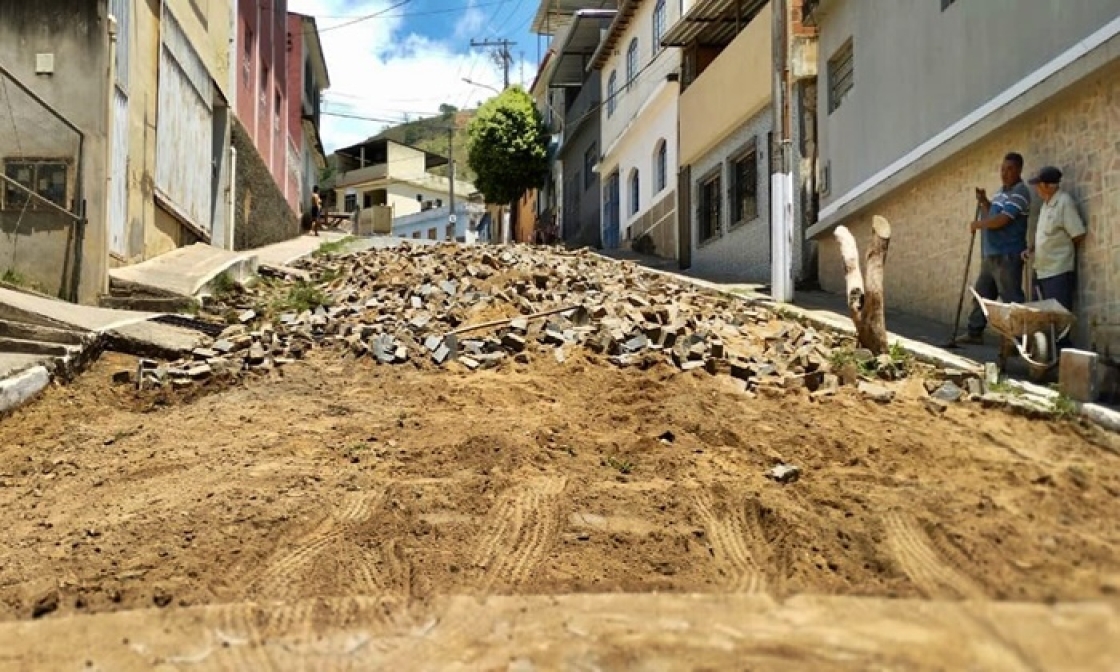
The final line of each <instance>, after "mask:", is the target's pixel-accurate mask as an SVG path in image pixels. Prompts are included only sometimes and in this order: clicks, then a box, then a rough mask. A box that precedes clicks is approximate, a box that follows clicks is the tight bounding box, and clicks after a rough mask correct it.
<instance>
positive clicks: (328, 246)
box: [311, 236, 354, 257]
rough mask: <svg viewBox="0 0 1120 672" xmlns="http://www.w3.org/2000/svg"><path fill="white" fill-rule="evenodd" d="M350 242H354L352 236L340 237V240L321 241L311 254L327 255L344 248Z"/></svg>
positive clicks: (317, 255)
mask: <svg viewBox="0 0 1120 672" xmlns="http://www.w3.org/2000/svg"><path fill="white" fill-rule="evenodd" d="M352 242H354V236H347V237H345V238H342V239H340V240H335V241H332V242H330V243H323V244H322V245H320V246H319V249H317V250H315V251H314V252H312V253H311V254H312V256H315V257H327V256H330V255H332V254H338V253H339V252H341V251H343V250H344V249H346V246H347V245H349V244H350V243H352Z"/></svg>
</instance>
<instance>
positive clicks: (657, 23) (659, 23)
mask: <svg viewBox="0 0 1120 672" xmlns="http://www.w3.org/2000/svg"><path fill="white" fill-rule="evenodd" d="M664 34H665V0H657V5H656V6H654V8H653V51H654V52H656V51H657V50H658V49H660V48H661V36H662V35H664Z"/></svg>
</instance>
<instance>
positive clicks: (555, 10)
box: [532, 0, 618, 35]
mask: <svg viewBox="0 0 1120 672" xmlns="http://www.w3.org/2000/svg"><path fill="white" fill-rule="evenodd" d="M617 6H618V0H541V1H540V4H539V5H537V13H536V14H535V15H533V24H532V31H533V32H534V33H536V34H537V35H559V34H560V33H561V32H562V31H563V30H564V29H565V28H567V27H568V24H570V23H571V22H572V19H573V17H574V16H575V14H576V12H578V11H579V10H581V9H614V8H616V7H617Z"/></svg>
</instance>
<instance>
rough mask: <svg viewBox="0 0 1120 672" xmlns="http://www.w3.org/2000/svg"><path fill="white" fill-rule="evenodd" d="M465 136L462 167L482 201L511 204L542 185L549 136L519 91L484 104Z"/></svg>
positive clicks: (528, 99)
mask: <svg viewBox="0 0 1120 672" xmlns="http://www.w3.org/2000/svg"><path fill="white" fill-rule="evenodd" d="M467 134H468V136H469V138H468V141H467V142H468V144H467V163H468V164H469V165H470V167H471V170H473V171H474V173H475V175H477V178H476V179H475V186H476V187H478V190H479V191H481V192H482V195H483V196H485V197H486V200H487V202H489V203H511V202H513V201H515V200H517V199H518V198H520V197H521V196H522V195H523V194H524V193H525V192H526V191H528V190H529V189H533V188H536V187H539V186H541V185H542V184H543V183H544V179H545V176H546V175H547V174H548V141H549V133H548V130H547V129H546V128H545V125H544V120H543V118H542V117H541V113H540V110H538V109H537V106H536V105H535V104H534V102H533V98H532V97H531V96H530V95H529V94H528V93H526V92H525V90H524V89H522V88H521V87H518V86H514V87H511V88H509V89H506V90H505V91H503V92H502V93H501V94H499V95H498V96H496V97H494V98H491V99H490V100H488V101H486V102H485V103H484V104H483V105H482V107H481V108H479V110H478V114H477V115H476V116H475V118H474V119H473V120H472V121H471V123H470V126H469V127H468V128H467Z"/></svg>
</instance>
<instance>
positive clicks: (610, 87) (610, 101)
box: [607, 71, 618, 117]
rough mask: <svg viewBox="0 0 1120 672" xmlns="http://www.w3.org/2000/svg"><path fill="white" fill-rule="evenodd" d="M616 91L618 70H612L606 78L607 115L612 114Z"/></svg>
mask: <svg viewBox="0 0 1120 672" xmlns="http://www.w3.org/2000/svg"><path fill="white" fill-rule="evenodd" d="M617 93H618V72H617V71H612V72H611V76H610V77H608V78H607V116H608V117H609V116H611V115H612V114H614V110H615V107H616V106H617V104H616V102H615V95H616V94H617Z"/></svg>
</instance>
